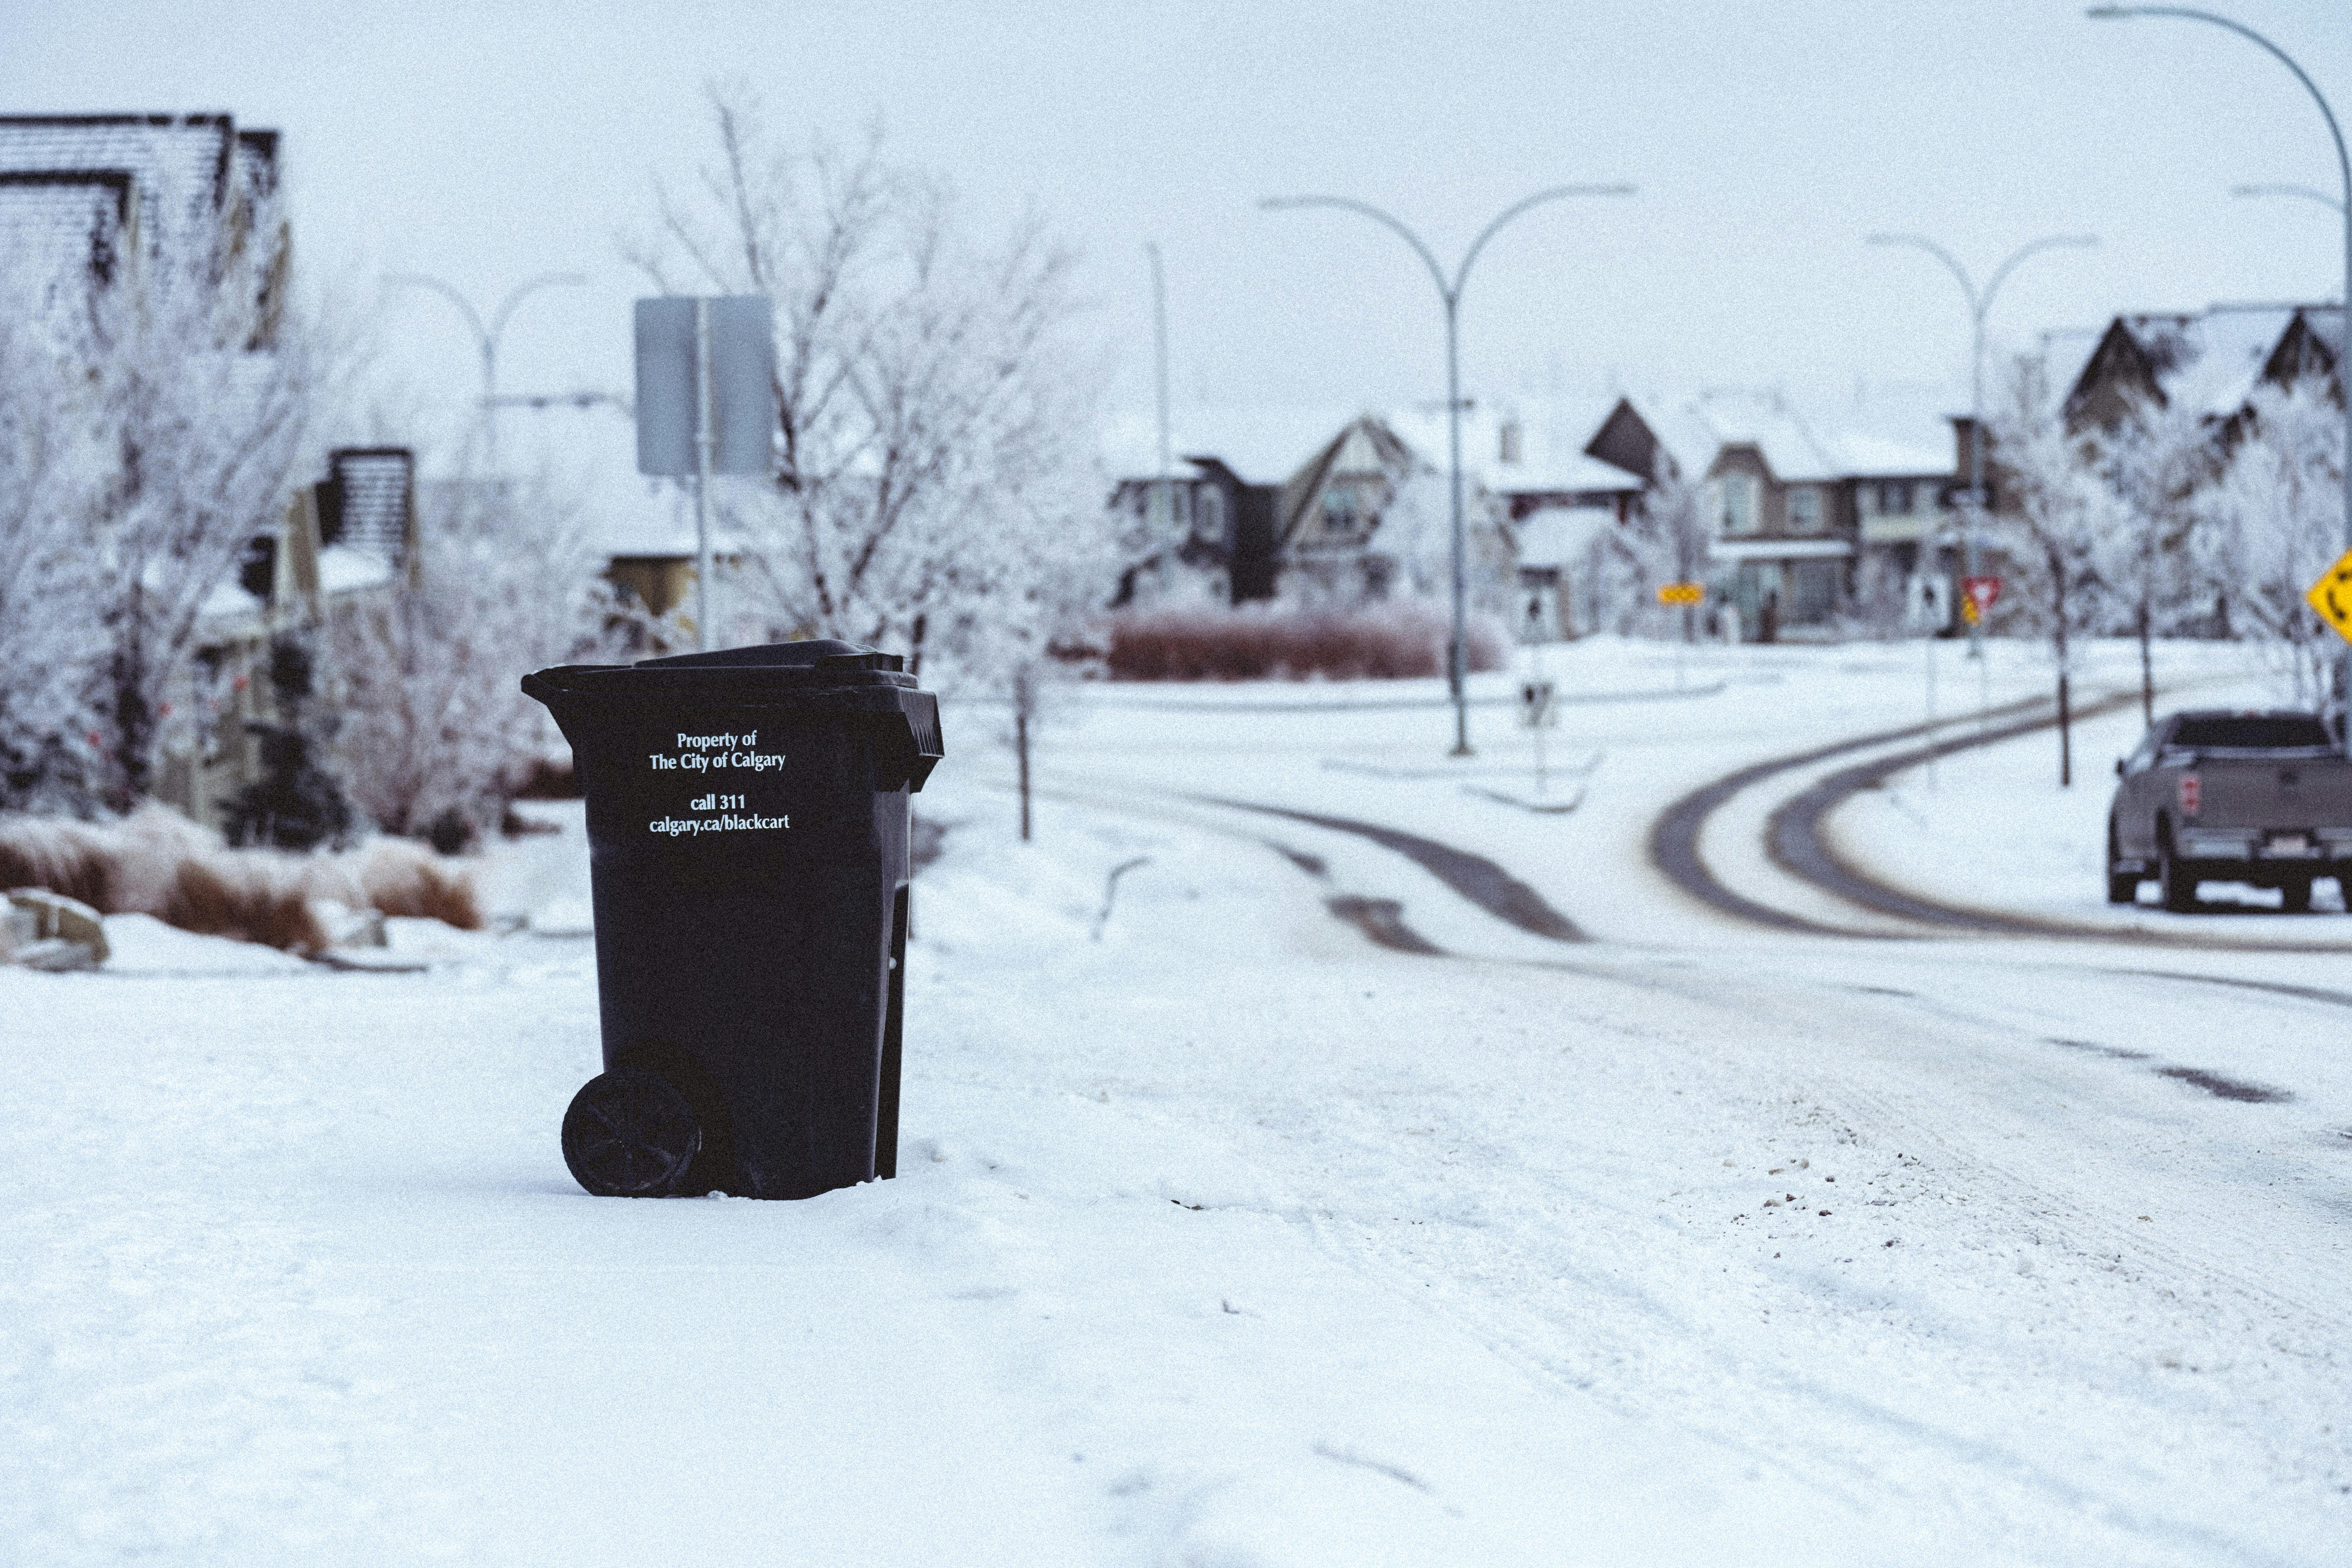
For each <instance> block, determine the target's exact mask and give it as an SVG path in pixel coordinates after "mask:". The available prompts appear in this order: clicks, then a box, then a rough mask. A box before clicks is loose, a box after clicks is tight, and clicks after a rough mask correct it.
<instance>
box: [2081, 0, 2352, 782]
mask: <svg viewBox="0 0 2352 1568" xmlns="http://www.w3.org/2000/svg"><path fill="white" fill-rule="evenodd" d="M2084 15H2085V16H2091V17H2093V18H2094V19H2095V20H2098V21H2102V22H2115V21H2127V20H2129V19H2130V18H2132V17H2135V16H2170V17H2175V18H2178V19H2179V20H2181V21H2185V22H2210V23H2211V24H2212V25H2213V26H2216V27H2226V28H2228V29H2229V30H2230V31H2231V32H2232V33H2235V34H2237V35H2238V37H2242V38H2244V39H2245V40H2246V41H2247V42H2249V43H2252V44H2253V45H2254V46H2256V47H2259V48H2262V49H2264V50H2267V51H2268V52H2269V53H2270V55H2271V56H2272V57H2273V58H2275V59H2276V60H2277V61H2278V62H2279V64H2281V65H2283V66H2284V67H2286V68H2287V69H2289V70H2291V71H2293V72H2294V79H2295V80H2297V81H2299V82H2301V83H2303V89H2304V90H2305V92H2308V93H2309V94H2311V101H2312V102H2314V103H2315V104H2317V105H2319V116H2320V118H2321V119H2323V120H2325V121H2327V134H2328V135H2329V136H2330V137H2331V138H2333V139H2334V140H2335V142H2336V173H2337V174H2341V175H2342V176H2343V180H2344V199H2343V200H2342V201H2340V202H2339V201H2335V200H2332V199H2330V198H2329V197H2328V196H2326V195H2322V194H2321V193H2320V192H2318V191H2315V190H2310V189H2307V188H2306V187H2305V186H2301V185H2289V186H2279V185H2263V186H2254V187H2248V189H2251V190H2259V191H2261V192H2263V193H2264V194H2270V193H2273V192H2287V193H2292V194H2294V195H2307V196H2310V197H2312V198H2314V199H2315V200H2317V201H2321V202H2325V203H2326V204H2327V205H2329V206H2332V207H2334V208H2335V209H2336V211H2337V212H2338V213H2339V214H2341V215H2342V216H2343V218H2344V303H2343V310H2344V318H2345V323H2346V326H2345V334H2344V339H2343V343H2344V346H2343V348H2341V349H2339V350H2338V351H2337V352H2336V381H2337V383H2338V384H2339V385H2340V387H2341V389H2342V392H2343V403H2344V544H2345V548H2346V549H2347V550H2352V363H2347V360H2352V153H2347V151H2346V150H2345V146H2344V128H2343V126H2341V125H2339V124H2338V123H2336V110H2334V109H2332V108H2330V107H2329V105H2328V102H2327V95H2326V93H2323V92H2321V91H2320V90H2319V84H2318V83H2316V82H2315V81H2313V80H2312V79H2311V77H2310V75H2309V74H2308V73H2307V72H2305V70H2304V68H2302V67H2301V66H2299V65H2297V64H2296V63H2295V61H2294V56H2292V55H2290V54H2288V53H2287V52H2286V51H2285V50H2284V49H2283V48H2280V47H2278V46H2277V45H2276V44H2273V43H2272V42H2271V41H2270V40H2269V39H2268V38H2266V37H2263V36H2262V35H2261V34H2260V33H2257V32H2255V31H2254V30H2253V29H2252V27H2249V26H2246V25H2245V24H2244V23H2242V22H2234V21H2231V19H2230V18H2229V17H2227V16H2217V15H2215V14H2214V13H2213V12H2210V11H2198V10H2192V9H2190V8H2189V7H2187V6H2184V5H2095V6H2093V7H2091V9H2090V10H2089V11H2087V12H2085V13H2084ZM2336 704H2337V706H2338V708H2339V709H2341V710H2343V719H2342V724H2343V742H2344V749H2345V751H2346V752H2347V754H2352V649H2347V650H2346V651H2345V652H2344V653H2343V654H2342V655H2341V656H2339V657H2338V658H2337V660H2336Z"/></svg>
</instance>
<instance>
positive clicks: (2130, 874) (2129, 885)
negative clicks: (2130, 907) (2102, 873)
mask: <svg viewBox="0 0 2352 1568" xmlns="http://www.w3.org/2000/svg"><path fill="white" fill-rule="evenodd" d="M2116 847H2117V846H2116V825H2115V824H2114V823H2112V822H2110V823H2108V824H2107V902H2109V903H2111V904H2128V903H2135V902H2137V900H2138V899H2139V873H2138V872H2137V871H2118V870H2116V861H2117V860H2119V859H2121V858H2123V857H2121V856H2120V855H2118V854H2116Z"/></svg>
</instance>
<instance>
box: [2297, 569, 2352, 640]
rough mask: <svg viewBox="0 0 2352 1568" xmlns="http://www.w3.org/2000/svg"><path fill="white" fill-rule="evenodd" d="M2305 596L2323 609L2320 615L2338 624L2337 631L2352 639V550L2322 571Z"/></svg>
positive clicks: (2335, 624) (2313, 605) (2323, 618)
mask: <svg viewBox="0 0 2352 1568" xmlns="http://www.w3.org/2000/svg"><path fill="white" fill-rule="evenodd" d="M2304 598H2305V600H2306V601H2308V602H2309V604H2310V605H2311V607H2312V608H2313V609H2315V610H2316V611H2318V612H2319V618H2320V619H2321V620H2323V621H2326V623H2327V624H2328V625H2329V626H2334V627H2335V628H2336V636H2338V637H2342V638H2344V639H2345V640H2346V641H2347V642H2352V550H2347V551H2346V552H2344V554H2343V557H2342V559H2340V560H2338V561H2337V562H2336V564H2335V565H2333V566H2330V567H2329V568H2328V569H2327V570H2326V572H2324V573H2322V574H2320V578H2319V581H2318V582H2316V583H2314V584H2312V585H2311V592H2310V593H2308V594H2305V595H2304Z"/></svg>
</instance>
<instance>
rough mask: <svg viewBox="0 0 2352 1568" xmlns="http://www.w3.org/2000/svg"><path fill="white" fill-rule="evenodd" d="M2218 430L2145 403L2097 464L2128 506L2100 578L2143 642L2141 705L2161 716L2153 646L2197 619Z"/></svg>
mask: <svg viewBox="0 0 2352 1568" xmlns="http://www.w3.org/2000/svg"><path fill="white" fill-rule="evenodd" d="M2214 436H2215V432H2214V431H2213V429H2212V427H2211V426H2210V425H2209V424H2208V422H2207V421H2206V419H2205V417H2204V416H2202V415H2201V414H2200V413H2199V412H2198V411H2197V410H2196V409H2194V408H2192V407H2189V405H2185V404H2175V405H2169V406H2160V405H2147V404H2143V405H2140V406H2138V407H2137V408H2135V409H2133V411H2132V413H2131V416H2130V417H2128V418H2127V419H2126V421H2125V422H2124V423H2123V425H2122V426H2119V427H2118V428H2117V429H2116V431H2115V432H2114V433H2113V434H2112V435H2110V436H2108V437H2105V439H2104V440H2103V441H2101V442H2100V443H2099V444H2098V447H2099V449H2098V452H2097V456H2096V460H2097V461H2098V463H2099V465H2100V467H2101V468H2103V470H2104V471H2105V475H2106V479H2107V482H2108V483H2109V484H2110V485H2111V486H2113V487H2114V489H2115V493H2116V500H2118V501H2119V502H2120V503H2121V510H2120V516H2119V519H2118V521H2119V524H2120V526H2118V527H2117V528H2116V529H2115V531H2113V532H2112V533H2111V534H2109V535H2108V536H2107V537H2106V538H2105V540H2104V541H2103V542H2102V544H2103V549H2102V552H2101V560H2100V562H2099V574H2100V575H2101V576H2102V577H2103V578H2104V579H2105V581H2106V583H2107V584H2109V586H2110V588H2111V589H2112V591H2113V600H2114V605H2115V608H2116V610H2117V611H2118V612H2120V613H2122V614H2123V615H2125V616H2127V617H2128V620H2129V627H2130V630H2131V632H2132V634H2133V635H2134V636H2135V637H2137V638H2138V639H2139V669H2140V708H2141V711H2142V716H2143V717H2144V718H2145V719H2146V720H2147V721H2148V722H2150V723H2153V722H2155V719H2156V663H2155V658H2154V652H2153V641H2154V639H2155V638H2156V637H2159V636H2162V635H2164V634H2165V633H2168V632H2174V631H2178V630H2180V629H2182V628H2183V627H2184V626H2186V625H2188V624H2189V621H2190V620H2191V619H2192V618H2193V616H2194V615H2195V613H2196V611H2195V607H2194V605H2193V601H2194V599H2195V598H2196V597H2197V595H2195V592H2194V587H2195V579H2194V574H2193V573H2192V571H2191V569H2190V560H2189V554H2190V533H2191V531H2192V530H2193V528H2194V526H2195V523H2196V521H2197V513H2198V499H2199V496H2200V493H2201V491H2202V490H2203V489H2204V487H2205V486H2206V485H2208V484H2209V483H2210V481H2211V479H2212V478H2213V475H2214V472H2215V469H2216V467H2217V458H2216V447H2215V440H2214Z"/></svg>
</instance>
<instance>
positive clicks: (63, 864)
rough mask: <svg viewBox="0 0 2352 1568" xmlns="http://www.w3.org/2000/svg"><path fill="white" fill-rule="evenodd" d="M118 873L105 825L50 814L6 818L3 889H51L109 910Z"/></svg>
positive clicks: (0, 827)
mask: <svg viewBox="0 0 2352 1568" xmlns="http://www.w3.org/2000/svg"><path fill="white" fill-rule="evenodd" d="M113 873H114V866H113V857H112V856H111V855H110V854H109V853H108V847H107V845H106V842H105V840H104V838H103V837H101V835H100V830H99V829H95V828H91V827H88V826H84V825H83V824H81V823H79V822H58V821H54V820H52V819H50V818H47V817H34V816H17V817H9V818H5V819H0V892H6V891H7V890H8V889H11V888H47V889H48V890H49V891H50V892H52V893H62V894H64V895H65V896H66V897H67V898H68V899H79V900H81V901H82V902H83V903H85V904H88V905H89V907H90V908H91V909H94V910H99V911H100V912H101V913H105V912H109V911H110V910H111V909H112V908H113V904H114V883H115V878H114V874H113Z"/></svg>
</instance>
